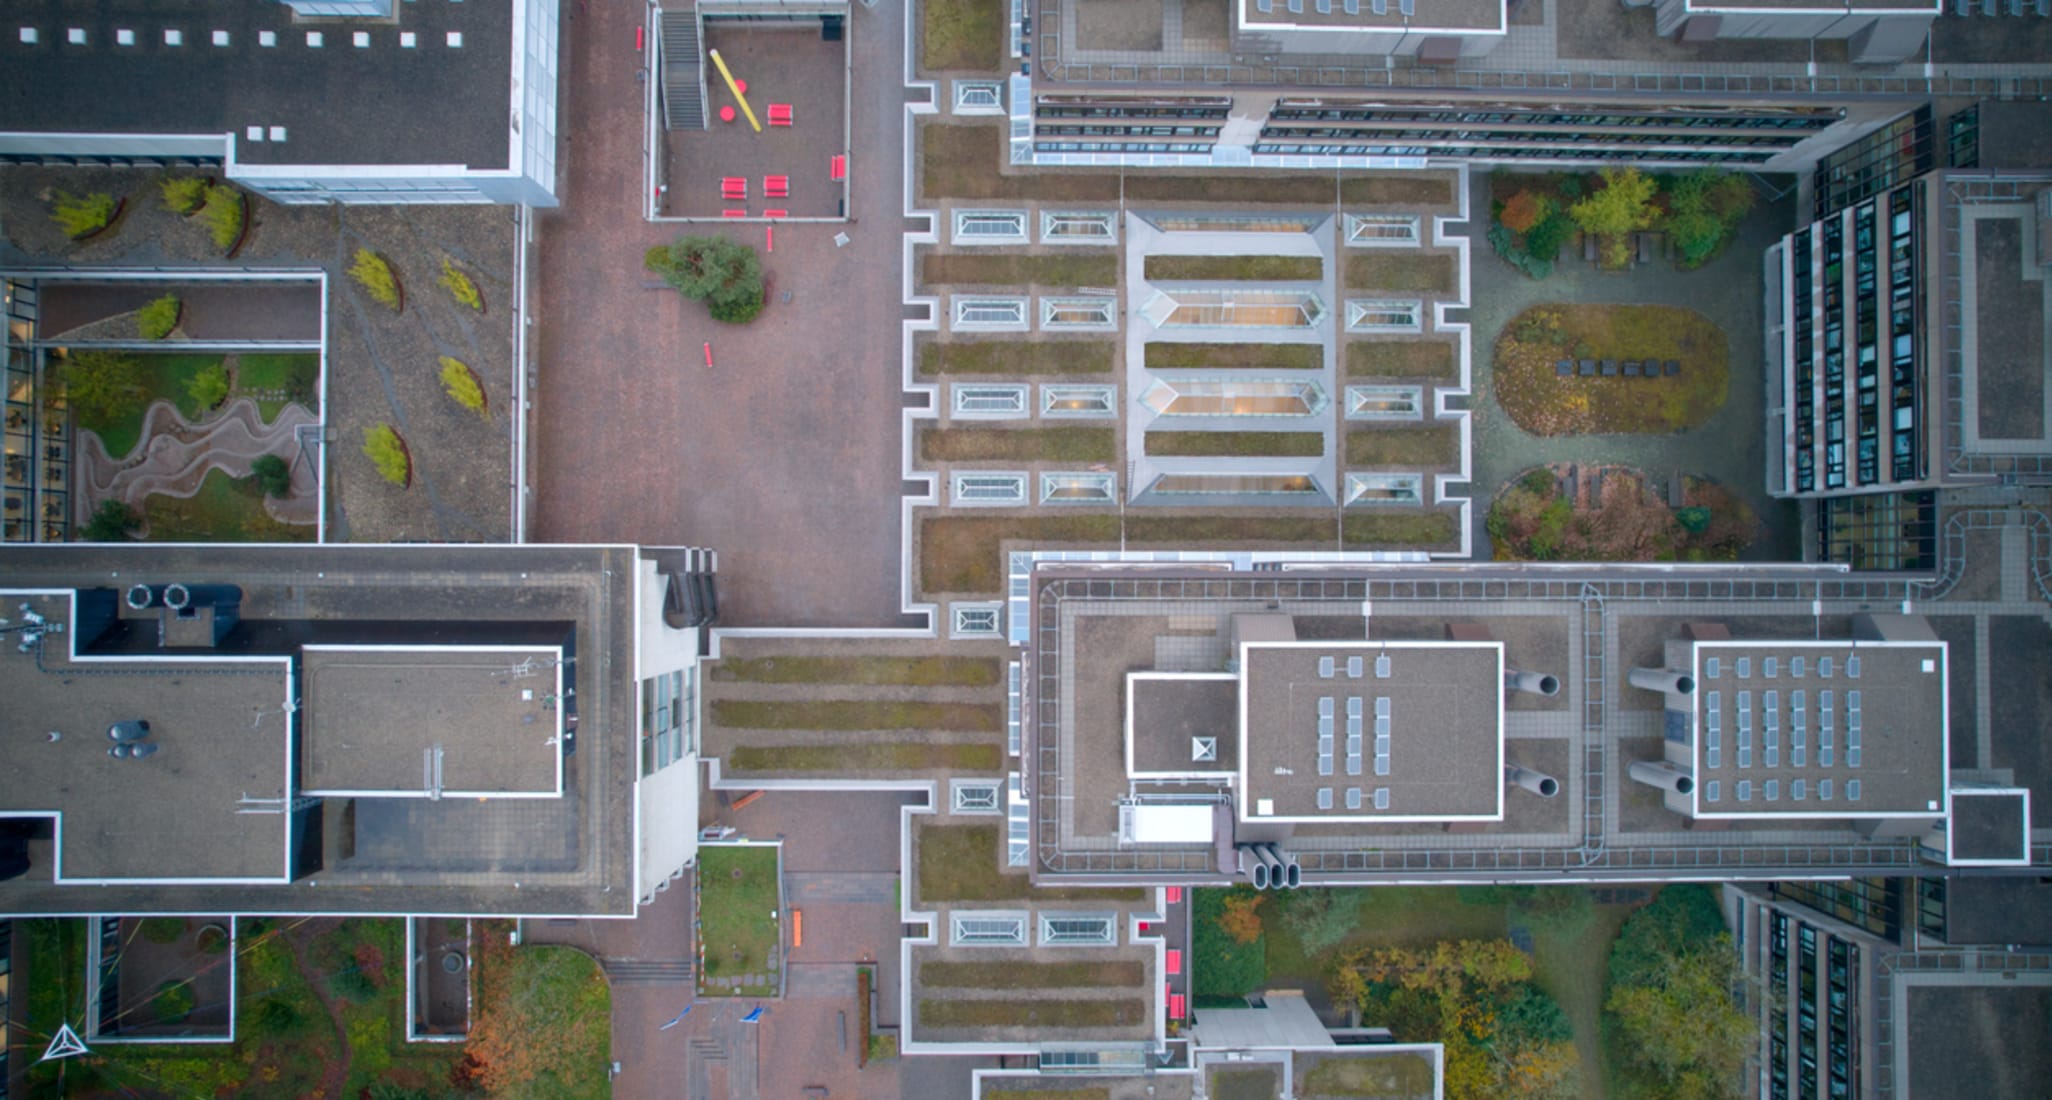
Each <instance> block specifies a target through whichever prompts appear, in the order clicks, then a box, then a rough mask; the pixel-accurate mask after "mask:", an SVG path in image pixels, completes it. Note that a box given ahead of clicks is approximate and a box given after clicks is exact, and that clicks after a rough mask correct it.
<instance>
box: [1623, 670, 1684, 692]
mask: <svg viewBox="0 0 2052 1100" xmlns="http://www.w3.org/2000/svg"><path fill="white" fill-rule="evenodd" d="M1628 678H1629V679H1630V680H1631V683H1632V686H1633V687H1635V688H1644V689H1646V690H1647V691H1672V692H1674V693H1675V694H1677V695H1689V694H1692V693H1694V692H1695V690H1696V679H1695V677H1693V676H1690V675H1689V674H1688V673H1686V672H1677V671H1675V670H1674V669H1671V668H1635V669H1633V670H1632V671H1631V675H1630V677H1628Z"/></svg>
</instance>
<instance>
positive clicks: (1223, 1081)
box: [1206, 1063, 1282, 1100]
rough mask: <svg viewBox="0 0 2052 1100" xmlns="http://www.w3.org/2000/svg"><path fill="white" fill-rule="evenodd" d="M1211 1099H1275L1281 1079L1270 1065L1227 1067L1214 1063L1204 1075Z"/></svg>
mask: <svg viewBox="0 0 2052 1100" xmlns="http://www.w3.org/2000/svg"><path fill="white" fill-rule="evenodd" d="M1206 1080H1207V1081H1208V1082H1209V1088H1208V1089H1207V1090H1206V1091H1207V1095H1209V1096H1210V1098H1211V1100H1275V1097H1276V1096H1277V1095H1279V1094H1280V1091H1281V1089H1282V1080H1281V1078H1280V1077H1278V1076H1277V1073H1276V1070H1275V1069H1274V1068H1273V1067H1271V1066H1257V1067H1228V1066H1221V1065H1218V1064H1216V1063H1214V1064H1213V1065H1212V1066H1211V1070H1210V1072H1209V1074H1208V1075H1207V1077H1206Z"/></svg>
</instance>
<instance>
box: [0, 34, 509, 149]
mask: <svg viewBox="0 0 2052 1100" xmlns="http://www.w3.org/2000/svg"><path fill="white" fill-rule="evenodd" d="M516 2H518V0H463V2H461V3H453V2H449V0H422V2H418V3H414V2H395V3H394V4H393V5H392V6H393V8H394V10H395V11H396V13H397V15H396V18H394V19H334V18H324V19H304V20H302V19H297V18H295V17H294V15H293V12H292V9H291V8H289V7H287V6H286V5H284V4H281V3H278V2H277V0H215V2H213V3H209V4H204V5H200V4H192V3H189V2H186V0H125V2H124V3H122V4H120V5H109V4H105V3H101V2H100V0H16V2H15V3H12V4H9V5H8V9H7V17H6V23H7V25H6V28H5V34H0V130H16V131H28V132H34V133H91V134H109V133H112V134H216V133H231V132H232V133H234V134H235V135H236V143H235V155H236V157H237V158H238V159H239V160H241V161H244V162H248V163H252V164H291V165H297V164H306V165H349V164H364V165H372V164H460V165H465V166H467V167H470V168H506V167H508V156H509V155H510V149H511V138H512V133H511V130H510V129H509V127H510V125H511V123H510V121H509V120H510V112H511V110H512V104H513V89H512V74H513V16H514V7H515V4H516ZM522 6H524V4H523V5H522ZM21 27H32V28H34V29H35V30H36V32H37V41H36V42H35V43H33V44H29V43H24V42H22V41H21V35H20V28H21ZM74 28H75V29H78V30H83V31H84V32H85V42H84V44H82V45H81V44H74V43H72V42H71V41H70V33H69V32H70V31H71V30H72V29H74ZM122 30H128V31H132V32H133V33H134V44H133V45H128V46H123V45H120V44H119V42H118V40H117V33H118V32H119V31H122ZM167 30H170V31H177V32H178V33H179V34H180V35H181V36H182V37H183V43H182V44H181V45H176V46H173V45H168V44H167V43H166V42H165V40H164V34H165V32H166V31H167ZM216 31H225V32H226V33H227V36H228V39H227V41H228V44H227V45H225V46H217V45H215V44H214V32H216ZM452 31H453V32H457V33H460V34H461V35H462V45H461V46H460V47H452V46H450V45H448V35H449V33H450V32H452ZM265 32H269V33H271V34H273V35H275V36H276V40H275V44H274V45H271V46H264V45H261V44H260V35H262V34H263V33H265ZM308 32H317V33H319V34H320V35H321V36H322V45H321V46H320V47H319V48H315V47H312V46H309V45H308V44H307V38H306V36H307V34H308ZM357 32H363V33H366V34H368V35H369V36H370V45H369V46H368V47H365V48H358V47H357V46H355V45H354V44H353V37H352V36H353V35H354V34H355V33H357ZM402 33H411V34H413V35H414V36H415V38H414V41H415V45H414V46H412V47H410V48H407V47H402V46H401V44H400V35H401V34H402ZM251 126H262V127H264V128H265V130H266V137H267V140H265V141H262V142H252V141H248V140H245V133H246V130H247V128H248V127H251ZM273 126H282V127H284V128H285V135H286V140H285V141H284V142H282V143H275V142H272V141H270V140H268V131H269V128H270V127H273Z"/></svg>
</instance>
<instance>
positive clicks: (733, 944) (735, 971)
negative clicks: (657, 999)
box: [697, 844, 783, 996]
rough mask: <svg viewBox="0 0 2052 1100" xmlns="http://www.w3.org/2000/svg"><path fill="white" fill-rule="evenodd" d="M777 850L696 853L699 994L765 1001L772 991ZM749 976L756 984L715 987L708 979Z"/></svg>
mask: <svg viewBox="0 0 2052 1100" xmlns="http://www.w3.org/2000/svg"><path fill="white" fill-rule="evenodd" d="M778 874H779V870H778V849H777V848H775V847H773V846H770V845H762V844H707V845H705V846H703V847H701V848H700V849H699V850H698V896H697V901H698V942H699V956H700V969H699V975H700V978H699V989H700V990H701V991H703V992H708V993H713V992H718V993H729V992H731V993H732V994H734V995H737V996H767V995H769V994H771V993H773V992H774V991H775V990H776V987H777V979H776V971H777V969H778V967H780V966H781V965H782V963H781V962H780V961H773V960H772V958H771V956H772V955H780V954H781V953H780V951H779V949H780V948H781V946H782V944H783V938H782V937H783V924H782V923H781V922H780V921H779V920H778V919H777V913H778V911H779V909H781V907H782V905H783V899H782V898H781V896H780V890H779V888H778V882H777V877H778ZM744 974H753V975H756V976H758V977H760V978H762V979H763V980H762V981H761V982H760V983H759V984H750V985H746V986H740V987H728V986H724V985H714V984H711V983H709V982H707V981H706V980H705V979H708V978H732V977H739V976H741V975H744Z"/></svg>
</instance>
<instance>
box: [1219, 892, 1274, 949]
mask: <svg viewBox="0 0 2052 1100" xmlns="http://www.w3.org/2000/svg"><path fill="white" fill-rule="evenodd" d="M1262 900H1263V899H1262V897H1261V895H1260V894H1253V893H1248V894H1228V895H1226V899H1225V903H1224V905H1223V907H1222V908H1221V909H1220V910H1219V914H1218V926H1219V928H1220V929H1221V930H1222V931H1224V932H1225V934H1226V935H1228V936H1230V937H1232V940H1233V942H1234V943H1240V944H1247V943H1253V942H1254V941H1255V940H1258V939H1260V938H1261V902H1262Z"/></svg>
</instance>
